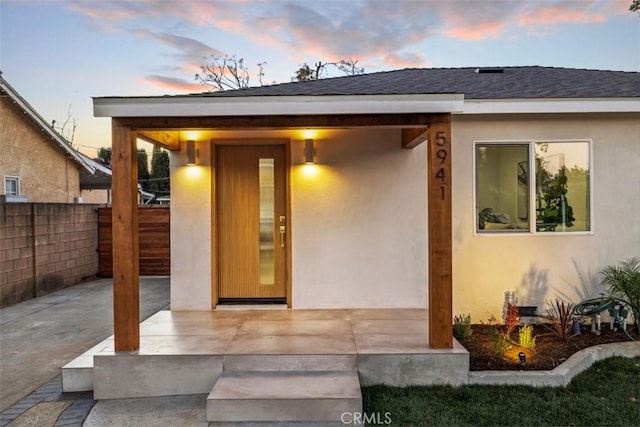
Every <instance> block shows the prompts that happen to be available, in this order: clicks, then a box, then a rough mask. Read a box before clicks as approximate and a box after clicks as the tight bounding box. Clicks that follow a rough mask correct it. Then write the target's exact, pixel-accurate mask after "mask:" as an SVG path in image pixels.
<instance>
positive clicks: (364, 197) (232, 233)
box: [94, 67, 640, 350]
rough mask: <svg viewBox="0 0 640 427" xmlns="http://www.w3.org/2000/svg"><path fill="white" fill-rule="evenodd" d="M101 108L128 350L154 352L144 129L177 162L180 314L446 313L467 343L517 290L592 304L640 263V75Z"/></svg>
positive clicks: (558, 75)
mask: <svg viewBox="0 0 640 427" xmlns="http://www.w3.org/2000/svg"><path fill="white" fill-rule="evenodd" d="M94 111H95V115H96V116H97V117H112V118H113V129H114V132H113V135H114V139H113V150H114V156H113V158H114V159H116V162H114V164H113V165H112V167H113V170H114V176H113V178H114V189H113V191H114V203H113V205H114V221H115V218H116V216H117V215H118V216H119V219H118V223H119V226H120V227H122V228H121V229H122V230H126V231H127V232H125V233H122V234H121V235H119V236H114V239H116V241H114V245H115V246H116V251H120V252H118V253H120V254H121V259H119V260H114V270H115V271H118V274H114V298H115V307H116V310H115V332H116V334H115V335H116V350H119V349H131V348H137V345H139V343H137V342H136V339H137V338H136V333H135V330H136V329H137V328H138V326H137V321H138V319H137V318H136V316H137V314H136V312H135V311H134V309H135V308H136V307H137V306H138V304H137V301H135V298H137V296H136V295H137V294H136V293H134V292H131V291H130V290H131V289H134V288H135V289H137V272H136V271H135V268H134V267H133V266H132V265H135V263H133V264H132V263H131V262H130V258H131V257H135V256H136V251H135V250H134V249H133V248H135V241H136V240H135V239H136V236H135V230H134V224H135V210H132V209H131V205H132V204H135V203H136V201H135V200H136V195H135V194H134V193H133V191H132V188H135V187H133V186H134V185H135V178H134V177H135V174H134V173H132V171H133V170H134V169H133V166H132V165H134V164H135V163H134V158H135V153H136V151H135V150H136V147H135V146H133V147H132V144H131V141H135V138H132V135H134V134H137V135H140V136H142V137H144V139H145V140H154V141H156V143H157V144H159V145H161V146H163V147H165V148H167V149H169V150H172V157H171V217H172V218H174V220H173V221H172V222H171V246H172V254H171V272H172V277H171V308H172V309H173V310H185V309H189V310H210V309H215V308H216V306H217V305H218V304H224V303H234V302H258V303H259V302H285V303H287V304H288V305H289V306H290V307H292V308H380V307H423V308H424V307H428V309H429V328H430V333H429V340H430V345H431V346H432V347H451V343H452V338H451V320H452V314H454V313H471V316H472V318H473V319H474V321H483V320H486V319H488V318H489V317H490V316H492V315H494V316H496V317H498V318H499V316H500V311H501V309H502V304H503V299H504V294H505V292H507V291H509V292H510V291H514V292H516V294H517V296H518V301H519V303H520V304H522V305H538V306H541V308H544V307H543V306H544V304H545V303H546V301H547V300H549V299H550V298H553V297H555V296H556V295H561V296H564V297H565V298H567V299H571V300H572V301H573V302H577V301H578V299H579V298H580V296H581V295H583V296H584V295H586V294H589V293H593V292H596V294H597V290H595V289H593V288H594V287H595V285H596V284H597V272H598V271H599V270H600V269H601V268H602V267H604V266H606V265H607V264H612V263H617V262H619V261H620V260H622V259H625V258H628V257H630V256H634V255H636V256H637V255H639V254H640V217H639V212H640V73H637V72H616V71H597V70H580V69H568V68H551V67H505V68H450V69H444V68H443V69H405V70H398V71H389V72H381V73H373V74H366V75H360V76H351V77H340V78H332V79H324V80H318V81H311V82H301V83H287V84H280V85H273V86H264V87H256V88H249V89H243V90H237V91H229V92H223V93H203V94H193V95H180V96H157V97H104V98H94ZM134 145H135V144H134ZM403 148H404V149H403ZM116 153H118V155H116ZM305 163H314V164H312V165H308V164H305ZM132 180H133V182H132ZM116 264H117V265H116ZM116 276H117V277H116ZM131 299H134V301H131Z"/></svg>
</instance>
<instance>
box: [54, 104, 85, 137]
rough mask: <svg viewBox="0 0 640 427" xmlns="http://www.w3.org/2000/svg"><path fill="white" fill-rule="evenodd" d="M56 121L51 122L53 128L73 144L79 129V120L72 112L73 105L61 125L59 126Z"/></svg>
mask: <svg viewBox="0 0 640 427" xmlns="http://www.w3.org/2000/svg"><path fill="white" fill-rule="evenodd" d="M57 123H58V122H57V121H56V120H52V121H51V127H52V128H53V130H55V131H56V132H58V133H59V134H60V135H61V136H62V137H63V138H64V139H66V140H67V141H69V142H71V143H73V139H74V138H75V136H76V128H77V127H78V120H77V119H76V118H75V117H74V116H73V112H72V111H71V104H69V108H68V109H67V117H66V118H65V120H64V122H63V123H62V124H61V125H57Z"/></svg>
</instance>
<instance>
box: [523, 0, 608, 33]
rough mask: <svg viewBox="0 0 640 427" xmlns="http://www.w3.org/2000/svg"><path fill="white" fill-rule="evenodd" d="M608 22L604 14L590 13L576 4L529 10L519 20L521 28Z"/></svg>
mask: <svg viewBox="0 0 640 427" xmlns="http://www.w3.org/2000/svg"><path fill="white" fill-rule="evenodd" d="M606 20H607V17H606V15H605V14H604V13H600V12H590V11H589V10H588V9H587V8H583V7H576V6H575V3H574V4H558V5H554V6H548V7H543V8H539V9H533V10H528V11H525V12H524V13H522V14H521V15H520V16H519V17H518V18H517V22H518V25H519V26H521V27H527V26H536V25H554V24H601V23H603V22H605V21H606Z"/></svg>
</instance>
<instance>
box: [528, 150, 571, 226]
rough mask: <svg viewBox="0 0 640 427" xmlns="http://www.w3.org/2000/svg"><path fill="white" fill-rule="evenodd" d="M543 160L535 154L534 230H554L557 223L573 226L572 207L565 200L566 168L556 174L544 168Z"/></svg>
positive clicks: (561, 168)
mask: <svg viewBox="0 0 640 427" xmlns="http://www.w3.org/2000/svg"><path fill="white" fill-rule="evenodd" d="M545 163H546V162H545V160H544V159H543V158H540V157H537V156H536V187H537V192H538V194H537V196H536V201H537V207H536V224H537V225H536V230H537V231H555V230H556V228H557V227H558V225H564V226H565V227H573V221H575V220H576V219H575V217H574V216H573V208H572V207H571V206H570V205H569V203H568V201H567V192H568V190H567V182H568V180H569V179H568V177H567V168H566V167H565V166H562V167H560V170H559V171H558V172H557V173H556V174H552V173H550V172H549V171H547V170H546V169H545Z"/></svg>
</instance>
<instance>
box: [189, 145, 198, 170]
mask: <svg viewBox="0 0 640 427" xmlns="http://www.w3.org/2000/svg"><path fill="white" fill-rule="evenodd" d="M196 156H197V153H196V142H195V141H192V140H189V141H187V165H195V164H196Z"/></svg>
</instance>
